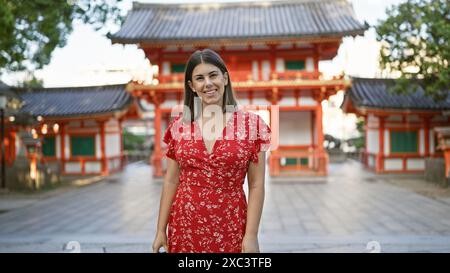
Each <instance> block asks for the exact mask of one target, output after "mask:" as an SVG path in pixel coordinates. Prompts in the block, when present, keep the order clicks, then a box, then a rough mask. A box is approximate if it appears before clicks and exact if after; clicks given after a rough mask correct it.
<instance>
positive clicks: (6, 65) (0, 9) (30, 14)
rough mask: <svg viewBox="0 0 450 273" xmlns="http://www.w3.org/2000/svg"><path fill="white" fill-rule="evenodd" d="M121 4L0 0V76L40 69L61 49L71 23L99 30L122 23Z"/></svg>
mask: <svg viewBox="0 0 450 273" xmlns="http://www.w3.org/2000/svg"><path fill="white" fill-rule="evenodd" d="M121 1H122V0H32V1H29V0H0V72H1V70H3V71H5V70H10V71H17V70H25V69H31V70H32V69H39V68H42V67H43V66H44V65H46V64H48V63H49V62H50V58H51V53H52V52H53V50H54V49H55V48H56V47H63V46H64V45H65V43H66V39H67V36H68V34H69V33H71V31H72V29H73V22H77V21H78V22H83V23H85V24H89V25H91V26H92V27H94V28H95V29H96V30H100V29H102V28H104V26H105V25H106V24H107V23H109V22H120V21H122V17H121V16H120V9H119V8H118V6H117V4H118V3H119V2H121Z"/></svg>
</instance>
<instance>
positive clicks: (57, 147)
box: [55, 135, 61, 159]
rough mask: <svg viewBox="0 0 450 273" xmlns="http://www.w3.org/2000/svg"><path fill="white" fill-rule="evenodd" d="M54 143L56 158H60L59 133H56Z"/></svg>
mask: <svg viewBox="0 0 450 273" xmlns="http://www.w3.org/2000/svg"><path fill="white" fill-rule="evenodd" d="M55 145H56V147H55V151H56V158H58V159H61V135H56V137H55Z"/></svg>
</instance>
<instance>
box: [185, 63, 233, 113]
mask: <svg viewBox="0 0 450 273" xmlns="http://www.w3.org/2000/svg"><path fill="white" fill-rule="evenodd" d="M188 83H189V86H190V87H191V89H192V91H194V92H195V93H197V95H198V96H199V97H200V98H201V99H202V103H203V104H204V105H211V104H217V105H220V106H222V99H223V93H224V92H225V86H226V85H227V84H228V74H227V73H226V72H225V73H222V71H220V69H219V68H218V67H217V66H214V65H212V64H208V63H201V64H198V65H197V66H196V67H195V68H194V70H193V71H192V80H191V81H189V82H188Z"/></svg>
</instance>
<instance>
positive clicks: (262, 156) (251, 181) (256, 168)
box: [242, 152, 266, 252]
mask: <svg viewBox="0 0 450 273" xmlns="http://www.w3.org/2000/svg"><path fill="white" fill-rule="evenodd" d="M265 172H266V153H265V152H260V153H259V154H258V163H253V162H250V166H249V169H248V174H247V178H248V206H247V224H246V227H245V235H244V239H243V242H242V252H259V244H258V229H259V222H260V219H261V213H262V209H263V205H264V194H265V191H264V176H265Z"/></svg>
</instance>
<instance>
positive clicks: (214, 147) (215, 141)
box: [195, 111, 236, 156]
mask: <svg viewBox="0 0 450 273" xmlns="http://www.w3.org/2000/svg"><path fill="white" fill-rule="evenodd" d="M235 114H236V111H234V112H233V113H232V115H231V117H230V118H229V119H228V120H227V122H226V123H225V125H224V126H223V128H222V134H221V135H222V139H223V138H224V132H225V129H226V128H227V127H228V124H229V123H230V121H234V115H235ZM225 115H226V113H225ZM200 118H201V117H200ZM195 123H196V124H197V126H198V128H199V131H200V137H201V142H202V144H203V149H204V150H205V152H206V153H207V154H208V156H211V155H213V154H214V152H215V150H216V144H217V142H218V141H219V140H220V139H219V137H218V138H216V139H215V140H214V144H213V145H212V149H211V152H209V151H208V148H207V147H206V143H205V139H204V138H203V128H202V127H201V126H200V124H198V122H197V121H195Z"/></svg>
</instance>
